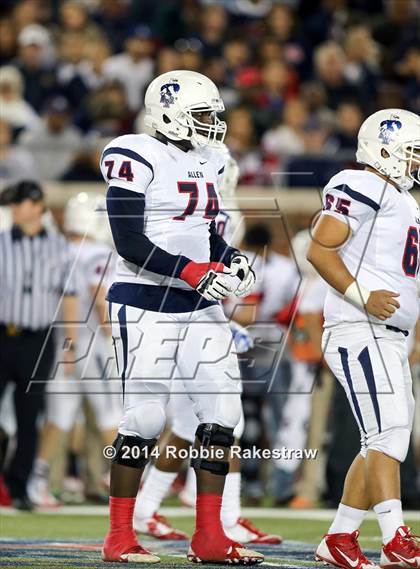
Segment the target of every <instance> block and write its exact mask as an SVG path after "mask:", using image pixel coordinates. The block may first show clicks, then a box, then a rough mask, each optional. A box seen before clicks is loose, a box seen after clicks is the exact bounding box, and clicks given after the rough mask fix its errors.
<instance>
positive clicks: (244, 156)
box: [226, 107, 265, 184]
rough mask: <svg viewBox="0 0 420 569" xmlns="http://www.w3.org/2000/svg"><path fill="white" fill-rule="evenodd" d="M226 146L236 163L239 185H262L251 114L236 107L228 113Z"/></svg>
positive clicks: (262, 175) (259, 158)
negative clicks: (238, 171)
mask: <svg viewBox="0 0 420 569" xmlns="http://www.w3.org/2000/svg"><path fill="white" fill-rule="evenodd" d="M227 123H228V130H227V136H226V144H227V146H228V147H229V148H230V150H231V152H232V154H233V156H234V158H235V159H236V160H237V161H238V165H239V170H240V179H239V183H240V184H262V183H264V181H265V172H264V169H263V163H262V157H261V153H260V150H259V149H258V147H257V144H256V132H255V127H254V124H253V121H252V114H251V112H250V111H249V110H248V109H246V108H244V107H238V108H236V109H232V110H231V111H229V113H228V116H227Z"/></svg>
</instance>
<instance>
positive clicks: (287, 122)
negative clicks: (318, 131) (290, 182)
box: [262, 99, 308, 155]
mask: <svg viewBox="0 0 420 569" xmlns="http://www.w3.org/2000/svg"><path fill="white" fill-rule="evenodd" d="M307 121H308V108H307V106H306V104H305V102H304V101H303V100H302V99H292V100H291V101H289V102H288V103H286V105H285V107H284V110H283V113H282V122H281V123H280V124H279V125H278V126H277V127H275V128H273V129H270V130H268V131H267V132H266V133H265V134H264V136H263V138H262V146H263V149H264V152H265V153H267V154H275V155H279V154H283V155H293V154H301V153H302V152H303V151H304V149H305V145H304V140H303V139H304V133H303V127H304V125H305V123H306V122H307Z"/></svg>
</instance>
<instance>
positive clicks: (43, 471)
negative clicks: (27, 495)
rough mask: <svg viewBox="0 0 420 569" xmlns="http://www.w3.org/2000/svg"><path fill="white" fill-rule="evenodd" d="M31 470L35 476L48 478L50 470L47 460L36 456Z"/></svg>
mask: <svg viewBox="0 0 420 569" xmlns="http://www.w3.org/2000/svg"><path fill="white" fill-rule="evenodd" d="M32 472H33V475H34V476H35V477H36V478H48V475H49V472H50V465H49V463H48V461H47V460H44V459H43V458H36V459H35V461H34V466H33V469H32Z"/></svg>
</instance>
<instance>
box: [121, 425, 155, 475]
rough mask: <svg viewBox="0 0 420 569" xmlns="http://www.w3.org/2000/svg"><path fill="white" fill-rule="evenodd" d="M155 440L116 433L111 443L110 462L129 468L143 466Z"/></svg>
mask: <svg viewBox="0 0 420 569" xmlns="http://www.w3.org/2000/svg"><path fill="white" fill-rule="evenodd" d="M156 442H157V439H142V438H141V437H132V436H130V435H123V434H122V433H118V435H117V438H116V439H115V441H114V442H113V443H112V446H113V447H114V456H113V457H112V462H116V463H117V464H122V465H123V466H129V467H130V468H143V466H145V465H146V464H147V463H148V462H149V458H150V453H151V451H152V449H153V447H154V446H155V444H156Z"/></svg>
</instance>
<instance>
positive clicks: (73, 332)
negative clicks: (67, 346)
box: [63, 296, 79, 346]
mask: <svg viewBox="0 0 420 569" xmlns="http://www.w3.org/2000/svg"><path fill="white" fill-rule="evenodd" d="M78 319H79V313H78V300H77V297H76V296H65V297H64V298H63V320H64V329H65V333H66V338H68V339H69V340H70V341H71V344H72V345H73V346H74V345H75V344H76V341H77V325H78Z"/></svg>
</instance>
